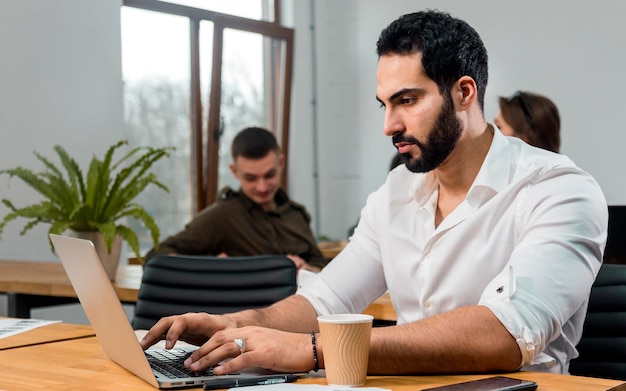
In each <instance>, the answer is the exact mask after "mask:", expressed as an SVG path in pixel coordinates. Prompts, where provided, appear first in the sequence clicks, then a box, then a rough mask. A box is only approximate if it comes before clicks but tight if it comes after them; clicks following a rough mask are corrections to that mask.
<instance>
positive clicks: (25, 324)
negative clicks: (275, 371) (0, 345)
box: [0, 319, 61, 339]
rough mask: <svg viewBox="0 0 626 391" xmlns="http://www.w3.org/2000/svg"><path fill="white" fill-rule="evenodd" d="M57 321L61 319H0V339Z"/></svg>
mask: <svg viewBox="0 0 626 391" xmlns="http://www.w3.org/2000/svg"><path fill="white" fill-rule="evenodd" d="M59 322H61V321H60V320H40V319H0V339H2V338H6V337H10V336H12V335H15V334H19V333H23V332H25V331H28V330H32V329H34V328H37V327H41V326H46V325H49V324H52V323H59Z"/></svg>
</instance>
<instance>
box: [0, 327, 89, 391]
mask: <svg viewBox="0 0 626 391" xmlns="http://www.w3.org/2000/svg"><path fill="white" fill-rule="evenodd" d="M0 319H7V318H3V317H0ZM94 335H96V334H95V333H94V331H93V329H92V328H91V326H85V325H79V324H69V323H52V324H48V325H45V326H41V327H37V328H34V329H32V330H28V331H25V332H23V333H20V334H16V335H12V336H10V337H6V338H2V339H0V350H4V349H14V348H19V347H24V346H30V345H38V344H42V343H49V342H58V341H65V340H68V339H76V338H85V337H93V336H94ZM0 387H2V385H1V384H0Z"/></svg>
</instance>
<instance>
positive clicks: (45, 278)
mask: <svg viewBox="0 0 626 391" xmlns="http://www.w3.org/2000/svg"><path fill="white" fill-rule="evenodd" d="M142 275H143V267H142V266H141V265H120V266H119V267H118V269H117V277H116V278H115V282H114V283H113V287H114V288H115V291H116V292H117V296H118V297H119V298H120V301H122V302H123V303H131V304H132V303H135V302H137V295H138V293H139V286H140V285H141V276H142ZM0 292H6V293H7V295H8V299H9V300H8V316H10V317H13V318H30V310H31V309H32V308H37V307H45V306H49V305H58V304H67V303H75V302H77V299H76V292H74V288H72V284H71V283H70V280H69V279H68V278H67V275H66V274H65V270H64V269H63V265H61V263H60V262H27V261H0ZM364 312H365V313H368V314H371V315H373V316H374V318H375V319H379V320H383V321H395V320H396V313H395V311H394V309H393V306H392V305H391V300H390V299H389V295H387V294H385V295H383V296H381V297H380V298H379V299H378V300H376V301H375V302H374V303H372V304H371V305H370V306H369V307H368V308H367V309H366V310H365V311H364Z"/></svg>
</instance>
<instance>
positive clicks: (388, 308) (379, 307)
mask: <svg viewBox="0 0 626 391" xmlns="http://www.w3.org/2000/svg"><path fill="white" fill-rule="evenodd" d="M363 313H364V314H369V315H372V316H373V317H374V319H377V320H383V321H388V322H395V321H396V320H397V319H398V318H397V315H396V311H395V310H394V309H393V305H392V304H391V298H390V297H389V293H383V294H382V295H381V296H380V297H379V298H378V299H376V300H375V301H374V302H373V303H372V304H370V305H369V306H368V307H367V308H366V309H365V311H363Z"/></svg>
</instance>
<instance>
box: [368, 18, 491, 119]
mask: <svg viewBox="0 0 626 391" xmlns="http://www.w3.org/2000/svg"><path fill="white" fill-rule="evenodd" d="M376 53H377V54H378V57H380V56H383V55H389V54H400V55H409V54H413V53H421V54H422V66H423V67H424V70H425V71H426V75H427V76H428V77H429V78H431V79H432V80H433V81H434V82H435V83H437V86H438V87H439V92H440V93H441V94H442V95H443V93H444V92H445V93H447V94H449V93H450V89H451V88H452V85H453V84H454V83H455V82H456V81H457V80H459V78H461V77H462V76H470V77H471V78H472V79H474V81H475V82H476V86H477V88H478V103H479V105H480V109H481V110H482V111H483V112H484V104H485V89H486V88H487V79H488V70H487V49H486V48H485V46H484V45H483V42H482V40H481V39H480V36H479V35H478V33H477V32H476V30H474V29H473V28H472V27H471V26H470V25H469V24H467V22H465V21H463V20H460V19H456V18H454V17H452V16H450V14H448V13H445V12H439V11H433V10H428V11H421V12H415V13H412V14H406V15H403V16H401V17H399V18H398V19H396V20H395V21H393V22H392V23H391V24H390V25H389V26H387V27H386V28H385V29H384V30H383V31H382V32H381V33H380V37H379V38H378V42H377V43H376Z"/></svg>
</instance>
